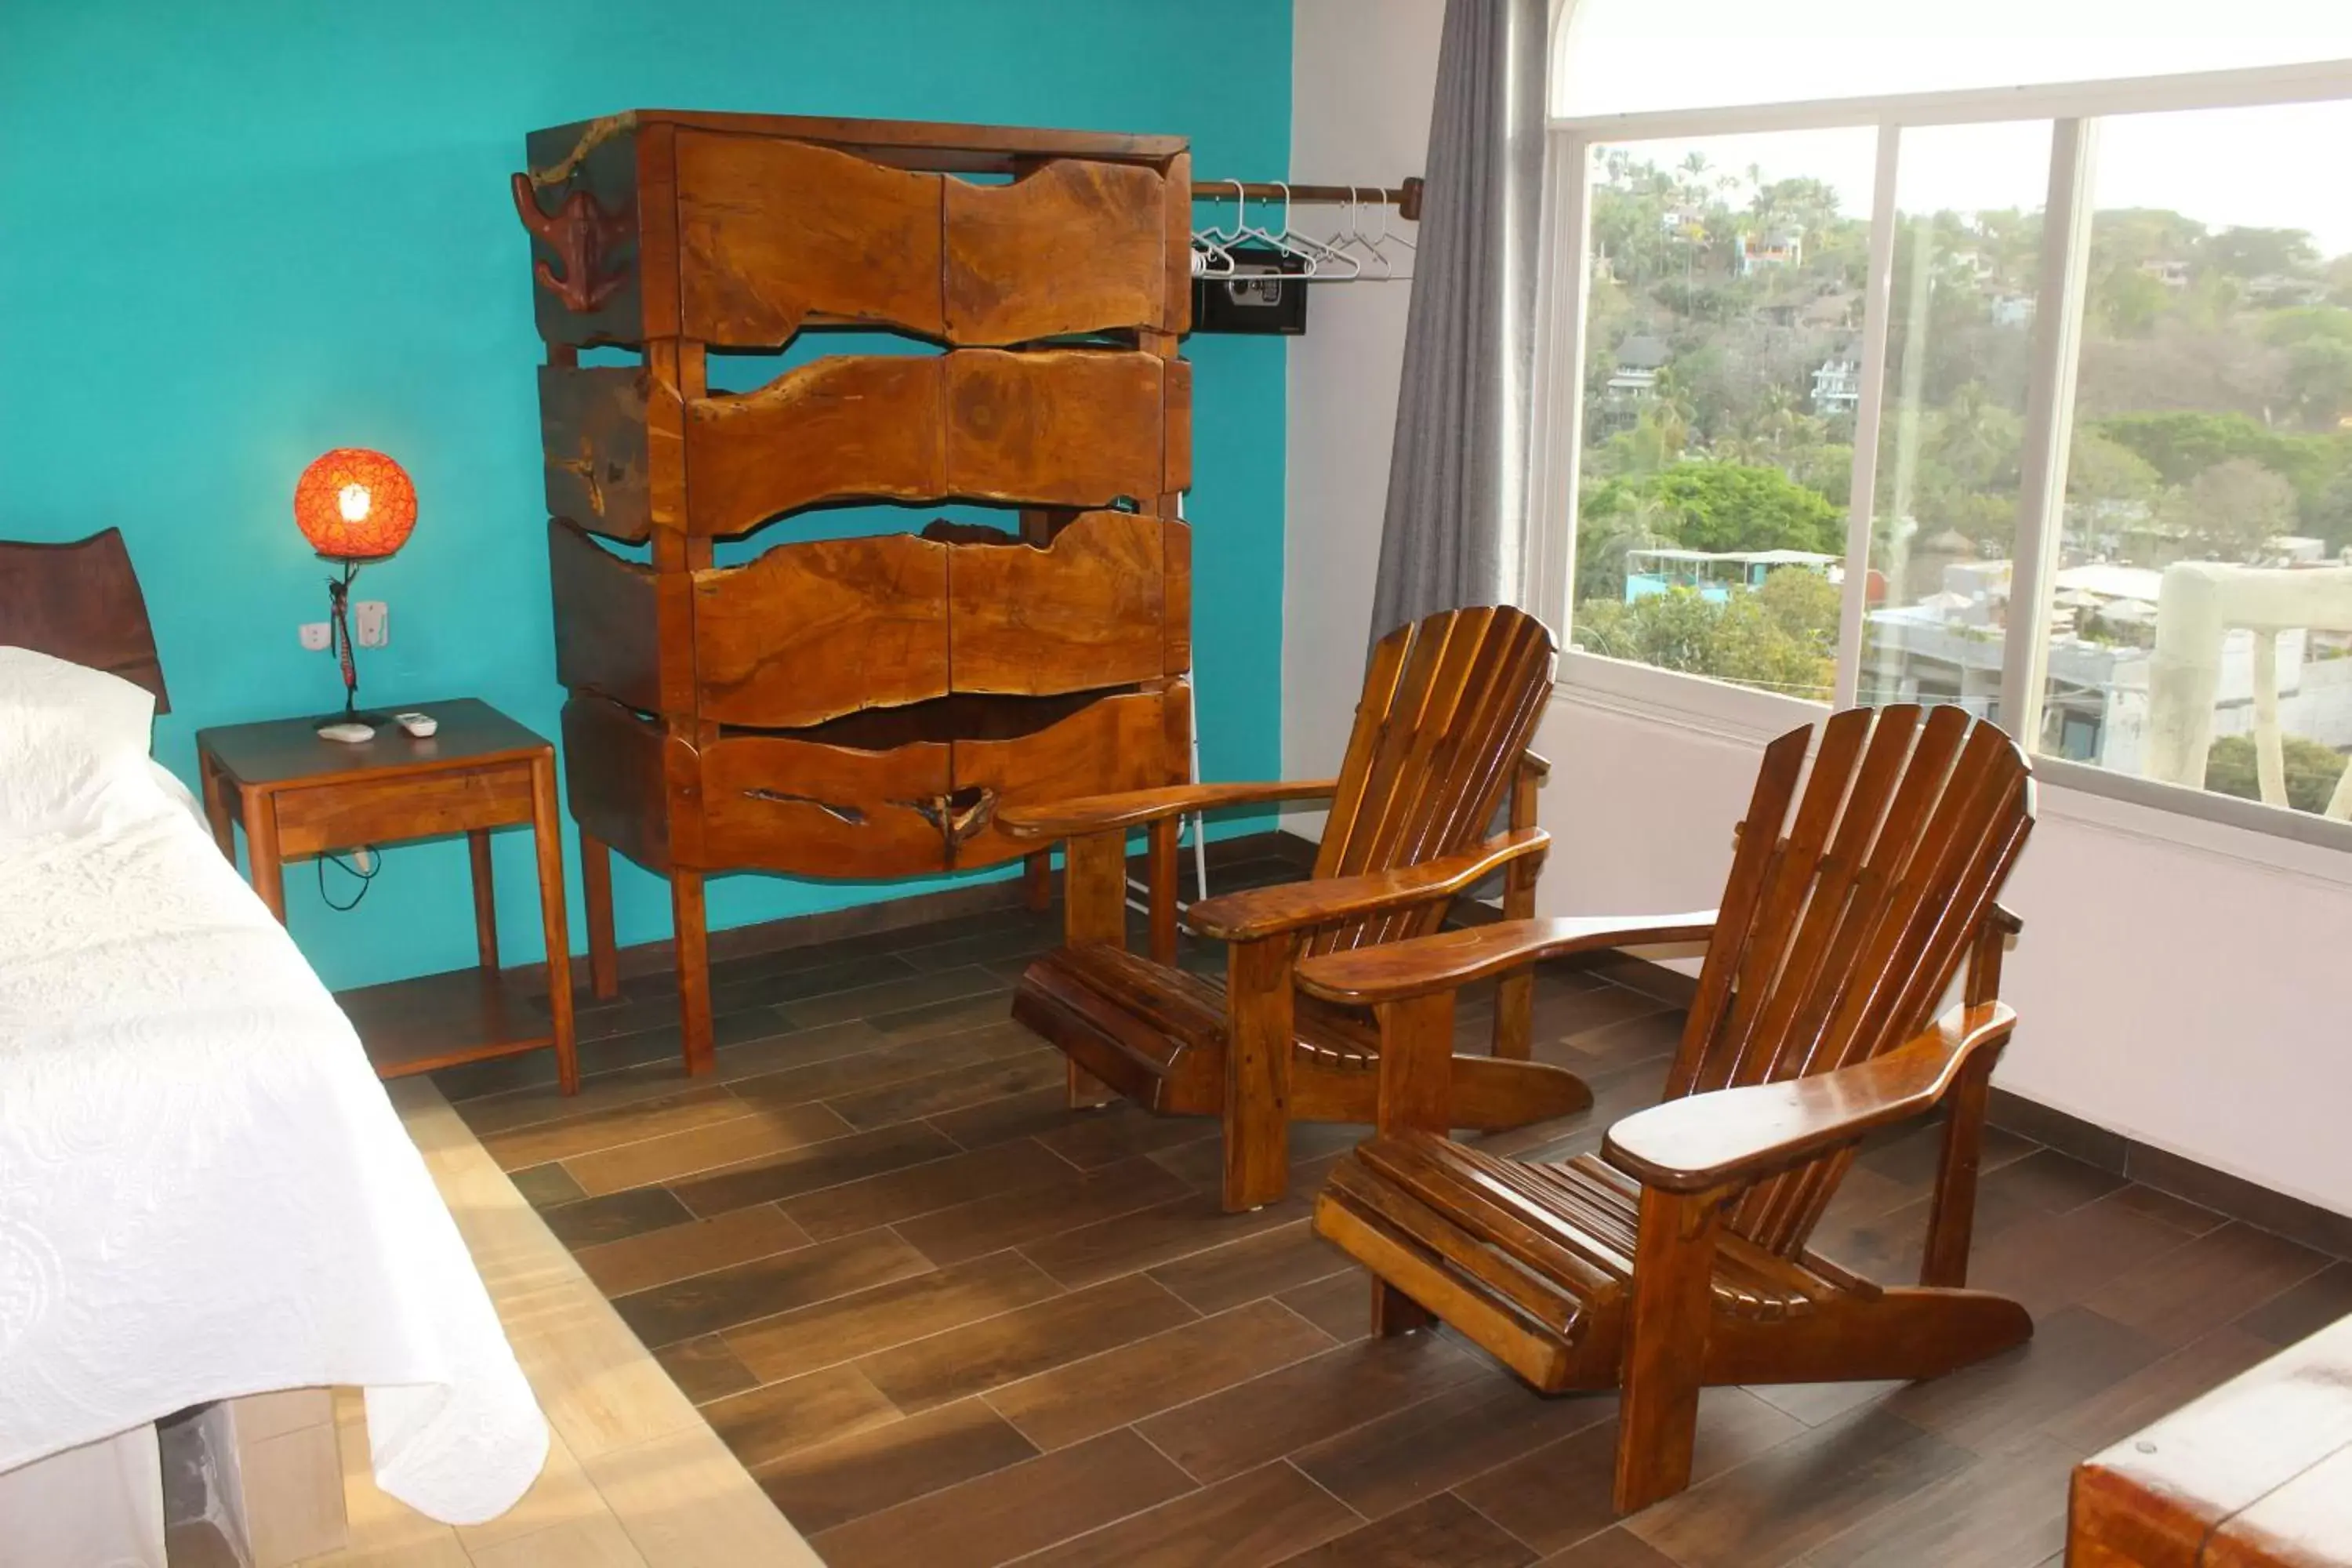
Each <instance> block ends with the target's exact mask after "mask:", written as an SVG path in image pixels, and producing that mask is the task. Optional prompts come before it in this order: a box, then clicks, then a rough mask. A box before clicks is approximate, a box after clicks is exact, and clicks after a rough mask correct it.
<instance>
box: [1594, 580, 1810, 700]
mask: <svg viewBox="0 0 2352 1568" xmlns="http://www.w3.org/2000/svg"><path fill="white" fill-rule="evenodd" d="M1800 578H1801V579H1807V581H1803V582H1786V583H1784V582H1783V580H1784V579H1800ZM1574 640H1575V643H1576V646H1577V647H1581V648H1584V649H1587V650H1588V651H1590V652H1593V653H1598V654H1604V655H1606V656H1608V657H1609V658H1623V659H1631V660H1633V661H1634V662H1636V663H1640V664H1646V665H1649V666H1651V667H1653V668H1658V669H1676V670H1681V671H1684V672H1685V673H1686V674H1691V675H1704V676H1708V677H1711V678H1713V679H1717V680H1728V681H1734V682H1737V683H1738V684H1740V685H1743V686H1760V687H1763V688H1765V689H1769V690H1773V691H1787V692H1791V693H1793V694H1795V695H1797V696H1801V697H1809V698H1822V699H1826V698H1827V697H1828V696H1829V693H1830V683H1831V680H1832V678H1833V676H1834V674H1835V659H1834V651H1833V650H1834V649H1835V647H1836V646H1837V590H1836V588H1835V587H1834V586H1832V584H1831V583H1830V582H1829V580H1828V579H1827V578H1825V577H1822V575H1820V574H1817V573H1813V572H1808V571H1806V570H1804V569H1803V568H1801V567H1793V566H1792V567H1783V568H1782V569H1781V570H1780V571H1778V572H1775V573H1773V574H1771V576H1769V577H1768V578H1767V579H1766V580H1765V583H1764V585H1763V586H1762V587H1761V588H1759V589H1758V590H1757V591H1756V592H1754V593H1748V592H1747V591H1745V590H1742V589H1734V590H1733V591H1732V593H1731V595H1730V596H1729V597H1728V598H1727V600H1725V601H1724V602H1722V603H1720V604H1717V603H1713V602H1710V601H1709V600H1707V599H1706V598H1705V597H1703V596H1701V595H1699V594H1697V593H1696V592H1695V591H1693V590H1691V589H1688V588H1673V589H1669V590H1668V591H1666V592H1665V593H1664V594H1654V595H1650V596H1648V597H1646V598H1643V599H1640V600H1637V601H1635V602H1634V603H1633V604H1630V605H1628V604H1622V603H1618V602H1615V601H1612V600H1600V601H1596V602H1593V603H1591V604H1584V605H1578V606H1577V615H1576V629H1575V634H1574Z"/></svg>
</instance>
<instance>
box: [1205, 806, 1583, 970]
mask: <svg viewBox="0 0 2352 1568" xmlns="http://www.w3.org/2000/svg"><path fill="white" fill-rule="evenodd" d="M1550 845H1551V835H1550V834H1549V833H1546V832H1545V831H1544V830H1543V829H1542V828H1540V827H1515V828H1513V829H1512V830H1511V831H1510V832H1508V833H1506V834H1502V835H1500V836H1499V837H1494V838H1489V839H1488V840H1486V842H1485V843H1484V844H1481V845H1479V846H1478V847H1476V848H1475V849H1472V850H1469V851H1466V852H1465V853H1463V854H1460V855H1449V856H1447V857H1445V858H1444V859H1440V860H1424V861H1423V862H1422V863H1421V864H1420V865H1418V866H1407V867H1405V868H1402V869H1401V870H1395V871H1370V872H1366V873H1364V874H1363V875H1361V876H1356V877H1320V878H1317V879H1313V880H1311V881H1305V882H1286V883H1284V884H1283V885H1282V886H1280V887H1276V888H1251V889H1245V890H1244V891H1242V892H1238V893H1220V894H1218V895H1217V896H1216V897H1215V898H1213V899H1202V900H1200V901H1199V902H1197V903H1195V904H1193V906H1192V908H1191V909H1189V910H1185V911H1184V923H1185V924H1186V925H1187V926H1189V927H1191V928H1192V930H1193V931H1198V932H1200V933H1201V934H1202V936H1213V937H1215V938H1216V939H1218V940H1219V941H1220V942H1255V941H1256V940H1257V939H1259V938H1260V937H1268V936H1280V935H1281V934H1282V933H1283V932H1285V931H1301V930H1304V929H1305V928H1307V927H1308V926H1319V925H1328V924H1330V923H1331V922H1332V921H1346V920H1360V919H1363V918H1364V917H1366V916H1369V915H1379V914H1386V913H1388V912H1389V911H1390V910H1401V909H1410V908H1411V907H1412V906H1413V905H1415V904H1426V903H1431V902H1433V901H1435V900H1439V899H1444V898H1451V897H1452V896H1453V895H1454V894H1455V893H1458V892H1460V891H1461V890H1462V889H1465V888H1467V887H1470V886H1471V885H1472V884H1474V883H1476V882H1478V881H1481V880H1483V879H1485V878H1486V876H1488V875H1489V874H1490V873H1492V872H1493V871H1494V870H1495V868H1496V867H1498V866H1504V865H1507V864H1509V863H1510V862H1511V861H1513V860H1517V859H1518V858H1520V857H1521V856H1524V855H1540V854H1542V853H1543V852H1544V850H1545V849H1547V848H1549V847H1550Z"/></svg>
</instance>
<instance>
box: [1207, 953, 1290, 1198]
mask: <svg viewBox="0 0 2352 1568" xmlns="http://www.w3.org/2000/svg"><path fill="white" fill-rule="evenodd" d="M1297 951H1298V944H1297V939H1296V938H1295V937H1291V936H1276V937H1267V938H1265V939H1264V940H1262V941H1258V942H1234V943H1233V944H1232V945H1231V946H1229V947H1227V948H1226V950H1225V1005H1226V1006H1227V1007H1229V1008H1230V1009H1231V1010H1232V1014H1231V1018H1230V1024H1231V1029H1230V1033H1229V1035H1228V1037H1227V1040H1226V1044H1225V1191H1224V1203H1225V1212H1226V1213H1228V1214H1240V1213H1242V1212H1244V1210H1248V1209H1254V1208H1263V1207H1264V1206H1265V1205H1267V1204H1270V1203H1272V1202H1274V1201H1275V1200H1276V1199H1277V1198H1279V1197H1281V1196H1282V1194H1284V1192H1286V1190H1287V1189H1288V1187H1289V1184H1290V1053H1291V1050H1292V1047H1293V1042H1294V1040H1295V1038H1296V1037H1295V1034H1294V1032H1293V1028H1292V1015H1291V993H1290V972H1291V966H1292V962H1293V960H1294V959H1295V957H1296V955H1297Z"/></svg>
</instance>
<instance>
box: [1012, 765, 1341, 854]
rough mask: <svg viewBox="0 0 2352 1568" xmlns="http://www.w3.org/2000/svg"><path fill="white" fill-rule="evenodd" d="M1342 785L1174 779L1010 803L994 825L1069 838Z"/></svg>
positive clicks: (1023, 834)
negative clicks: (1160, 784)
mask: <svg viewBox="0 0 2352 1568" xmlns="http://www.w3.org/2000/svg"><path fill="white" fill-rule="evenodd" d="M1338 788H1339V780H1337V779H1283V780H1276V781H1275V782H1273V783H1269V784H1171V785H1170V786H1169V787H1167V788H1166V789H1134V790H1124V791H1121V792H1120V793H1119V794H1118V795H1080V796H1078V797H1077V798H1076V799H1075V800H1056V801H1048V802H1045V803H1044V804H1042V805H1016V806H1007V807H1006V808H1005V809H1004V810H1003V811H1000V812H998V813H997V814H996V825H997V826H999V827H1002V828H1003V829H1004V831H1005V832H1007V833H1009V834H1011V835H1012V836H1013V837H1015V838H1049V839H1050V838H1067V837H1070V836H1071V835H1073V834H1078V833H1108V832H1109V831H1111V830H1112V829H1113V828H1122V827H1140V826H1143V825H1144V824H1146V823H1149V822H1157V821H1159V820H1160V818H1161V817H1164V816H1192V814H1193V813H1194V812H1196V811H1213V810H1215V809H1216V808H1217V807H1219V806H1223V805H1271V804H1272V803H1274V802H1276V801H1282V800H1315V799H1318V798H1319V797H1321V796H1325V795H1330V794H1331V793H1332V792H1333V791H1335V790H1337V789H1338Z"/></svg>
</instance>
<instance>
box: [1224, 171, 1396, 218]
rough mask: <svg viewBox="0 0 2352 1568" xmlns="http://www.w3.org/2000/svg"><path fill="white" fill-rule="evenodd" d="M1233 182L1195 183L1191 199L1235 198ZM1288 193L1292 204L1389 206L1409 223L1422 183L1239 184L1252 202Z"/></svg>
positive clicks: (1268, 200) (1272, 200)
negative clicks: (1392, 185) (1374, 203)
mask: <svg viewBox="0 0 2352 1568" xmlns="http://www.w3.org/2000/svg"><path fill="white" fill-rule="evenodd" d="M1285 193H1287V194H1288V195H1289V198H1290V199H1291V200H1292V201H1294V202H1312V203H1316V204H1318V205H1339V204H1342V203H1345V202H1349V201H1357V202H1380V203H1383V204H1385V205H1389V206H1392V207H1394V208H1396V210H1397V216H1399V217H1402V218H1403V219H1404V220H1405V221H1406V222H1408V223H1419V222H1420V221H1421V195H1422V182H1421V176H1420V175H1419V174H1415V175H1413V176H1412V178H1411V179H1409V180H1407V181H1405V183H1404V184H1402V185H1399V186H1397V187H1395V188H1394V189H1388V188H1385V187H1383V186H1380V185H1354V186H1349V185H1278V184H1271V183H1269V182H1265V181H1259V180H1249V181H1244V182H1242V186H1241V194H1242V195H1244V196H1246V197H1247V198H1249V199H1250V200H1251V201H1254V202H1278V201H1280V200H1282V199H1283V196H1284V194H1285ZM1192 199H1193V200H1194V201H1196V202H1229V201H1232V200H1233V199H1234V181H1232V180H1195V181H1193V182H1192Z"/></svg>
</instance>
